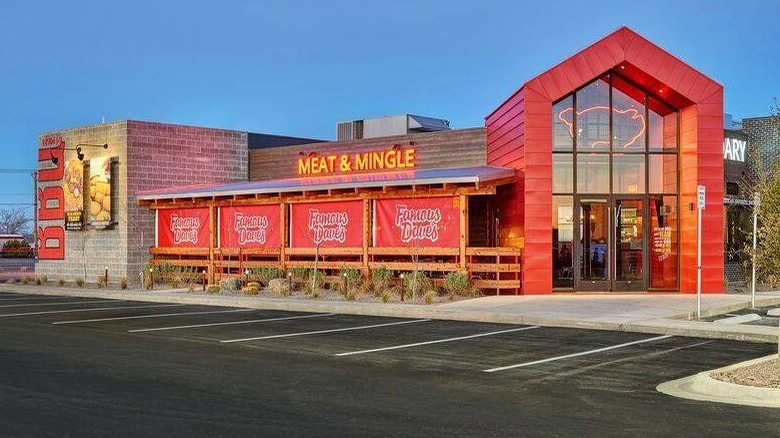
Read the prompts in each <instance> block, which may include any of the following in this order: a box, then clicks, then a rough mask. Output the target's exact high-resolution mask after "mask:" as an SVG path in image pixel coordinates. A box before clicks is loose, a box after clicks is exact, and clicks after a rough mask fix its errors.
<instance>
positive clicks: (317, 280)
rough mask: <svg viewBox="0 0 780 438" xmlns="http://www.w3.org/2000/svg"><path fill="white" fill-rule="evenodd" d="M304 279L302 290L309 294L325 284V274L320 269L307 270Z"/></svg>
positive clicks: (317, 290)
mask: <svg viewBox="0 0 780 438" xmlns="http://www.w3.org/2000/svg"><path fill="white" fill-rule="evenodd" d="M307 271H308V272H307V275H306V281H305V282H304V283H303V290H304V291H306V293H307V294H309V295H311V294H312V293H314V292H319V290H320V289H322V286H323V285H324V284H325V274H323V273H322V271H319V270H317V271H315V270H313V269H309V270H307Z"/></svg>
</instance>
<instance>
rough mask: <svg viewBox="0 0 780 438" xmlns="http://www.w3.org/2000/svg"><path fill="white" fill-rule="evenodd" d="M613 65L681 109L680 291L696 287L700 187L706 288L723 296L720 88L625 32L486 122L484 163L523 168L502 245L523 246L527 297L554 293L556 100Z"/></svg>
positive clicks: (505, 215) (504, 211) (531, 87)
mask: <svg viewBox="0 0 780 438" xmlns="http://www.w3.org/2000/svg"><path fill="white" fill-rule="evenodd" d="M611 69H615V70H616V71H619V72H620V74H621V75H623V76H626V77H628V78H629V79H631V80H633V81H634V82H636V83H637V84H638V85H640V86H642V87H643V88H645V89H647V90H648V91H651V92H652V93H653V94H655V95H658V96H661V97H663V100H665V101H666V102H668V103H670V104H672V105H673V106H675V107H676V108H677V109H678V110H680V116H681V117H680V119H681V121H680V125H681V126H680V205H681V207H682V208H681V209H680V210H681V211H680V228H681V236H680V241H681V244H680V246H681V247H680V252H681V255H680V291H681V292H686V293H691V292H695V291H696V212H695V211H691V210H689V209H688V205H689V203H694V204H695V202H696V186H697V185H698V184H704V185H705V186H706V187H707V199H706V209H705V210H704V212H703V218H702V231H703V232H702V291H703V292H705V293H719V292H723V290H724V285H723V152H722V144H723V87H722V86H721V85H720V84H718V83H717V82H715V81H714V80H712V79H710V78H708V77H707V76H705V75H703V74H701V73H700V72H698V71H696V70H695V69H693V68H692V67H690V66H688V65H687V64H685V63H683V62H682V61H680V60H679V59H677V58H676V57H674V56H673V55H671V54H669V53H667V52H665V51H664V50H663V49H661V48H659V47H658V46H656V45H654V44H653V43H651V42H649V41H648V40H646V39H645V38H644V37H642V36H641V35H639V34H637V33H635V32H633V31H632V30H630V29H628V28H626V27H623V28H620V29H618V30H617V31H615V32H613V33H611V34H610V35H608V36H606V37H605V38H603V39H601V40H599V41H597V42H596V43H594V44H592V45H591V46H589V47H587V48H586V49H584V50H582V51H581V52H579V53H577V54H575V55H574V56H572V57H571V58H569V59H567V60H565V61H563V62H561V63H560V64H558V65H557V66H555V67H553V68H552V69H550V70H548V71H546V72H544V73H542V74H541V75H539V76H537V77H535V78H533V79H531V80H530V81H528V82H526V83H525V84H524V85H523V86H522V87H521V88H520V89H519V90H518V91H517V92H515V94H514V95H512V96H511V97H510V98H509V99H508V100H507V101H506V102H504V103H503V104H501V106H499V107H498V108H497V109H496V110H495V111H494V112H493V113H491V114H490V115H489V116H488V117H487V118H486V127H487V143H488V145H487V148H488V151H487V162H488V164H490V165H498V166H509V167H514V168H515V169H517V181H518V182H517V184H516V185H515V186H514V187H512V188H511V189H508V190H507V191H506V192H505V193H504V195H505V196H502V197H501V199H502V205H500V211H499V220H500V221H501V224H502V229H505V230H508V231H505V232H504V234H505V235H502V236H499V237H500V240H501V242H500V244H501V245H508V246H523V247H524V250H523V264H524V265H523V293H525V294H545V293H551V292H552V253H551V248H552V232H551V222H552V103H553V102H555V101H556V100H558V99H560V98H561V97H563V96H565V95H567V94H569V93H572V92H573V91H574V90H575V89H576V88H579V87H580V86H583V85H585V84H586V83H588V82H589V81H591V80H593V79H595V78H596V77H598V76H599V75H601V74H603V73H605V72H607V71H609V70H611Z"/></svg>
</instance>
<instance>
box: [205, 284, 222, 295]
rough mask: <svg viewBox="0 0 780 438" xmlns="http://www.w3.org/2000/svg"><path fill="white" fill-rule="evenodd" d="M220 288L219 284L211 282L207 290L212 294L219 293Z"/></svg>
mask: <svg viewBox="0 0 780 438" xmlns="http://www.w3.org/2000/svg"><path fill="white" fill-rule="evenodd" d="M220 290H221V289H220V287H219V285H218V284H210V285H208V287H206V292H207V293H210V294H218V293H219V291H220Z"/></svg>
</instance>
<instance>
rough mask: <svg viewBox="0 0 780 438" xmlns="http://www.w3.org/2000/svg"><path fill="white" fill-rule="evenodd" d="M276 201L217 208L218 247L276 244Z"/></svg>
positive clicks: (274, 246) (275, 246) (257, 246)
mask: <svg viewBox="0 0 780 438" xmlns="http://www.w3.org/2000/svg"><path fill="white" fill-rule="evenodd" d="M279 208H280V207H279V204H274V205H253V206H242V207H220V208H219V246H220V247H221V248H278V247H280V246H281V237H280V235H279V226H280V225H279Z"/></svg>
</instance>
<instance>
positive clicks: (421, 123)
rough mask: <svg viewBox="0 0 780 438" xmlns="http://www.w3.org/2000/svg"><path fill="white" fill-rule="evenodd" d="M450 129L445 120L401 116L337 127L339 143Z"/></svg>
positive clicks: (344, 123) (409, 115)
mask: <svg viewBox="0 0 780 438" xmlns="http://www.w3.org/2000/svg"><path fill="white" fill-rule="evenodd" d="M449 129H450V122H449V121H447V120H444V119H436V118H433V117H424V116H416V115H414V114H401V115H397V116H386V117H377V118H373V119H362V120H351V121H347V122H339V123H338V124H337V125H336V135H337V138H338V140H339V141H344V140H360V139H363V138H376V137H388V136H392V135H406V134H413V133H416V132H434V131H448V130H449Z"/></svg>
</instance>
